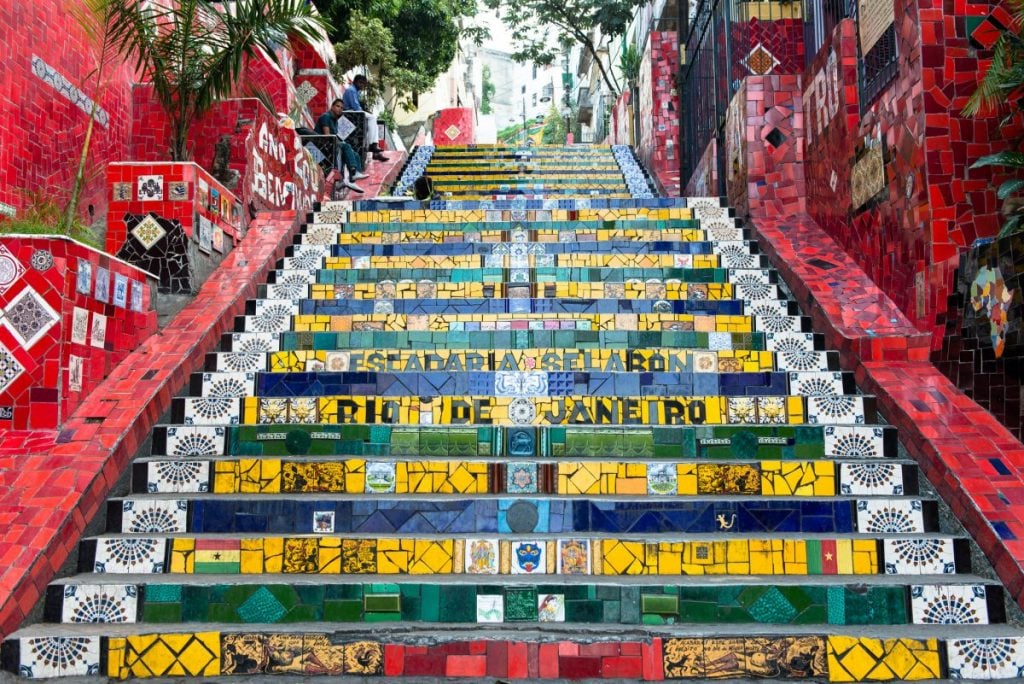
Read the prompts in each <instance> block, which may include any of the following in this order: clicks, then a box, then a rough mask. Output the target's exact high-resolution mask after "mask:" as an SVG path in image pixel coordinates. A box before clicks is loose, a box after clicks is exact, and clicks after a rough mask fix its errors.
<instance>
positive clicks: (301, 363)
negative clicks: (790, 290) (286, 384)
mask: <svg viewBox="0 0 1024 684" xmlns="http://www.w3.org/2000/svg"><path fill="white" fill-rule="evenodd" d="M838 369H839V359H838V354H836V353H835V352H817V351H809V352H803V353H801V354H800V355H798V356H797V355H792V354H789V355H787V354H780V353H775V352H767V351H735V352H712V351H693V350H673V349H628V350H620V349H603V350H599V351H589V350H582V351H581V350H570V349H523V350H509V349H494V350H488V351H487V352H474V351H455V350H453V351H448V350H438V351H431V352H413V351H400V350H394V349H366V350H362V349H355V350H346V351H333V352H328V351H319V352H317V351H292V352H259V351H254V352H230V351H225V352H214V353H210V354H207V356H206V364H205V371H206V372H210V373H214V372H221V373H229V372H232V373H237V372H260V371H267V372H279V373H280V372H293V373H302V372H311V371H333V372H343V371H352V372H357V373H363V372H393V373H403V372H411V371H420V370H422V371H427V372H438V371H444V372H449V373H458V372H464V371H473V372H484V373H493V372H498V371H501V372H510V371H523V372H526V371H546V372H560V371H561V372H564V371H572V372H598V373H601V372H604V373H614V372H631V373H663V372H672V373H714V372H744V373H765V372H772V371H781V372H787V371H788V372H805V373H815V372H825V371H833V372H834V371H838Z"/></svg>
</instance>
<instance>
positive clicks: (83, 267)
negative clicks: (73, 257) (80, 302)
mask: <svg viewBox="0 0 1024 684" xmlns="http://www.w3.org/2000/svg"><path fill="white" fill-rule="evenodd" d="M75 291H76V292H78V293H79V294H84V295H89V294H92V263H91V262H90V261H89V260H88V259H82V258H80V257H79V259H78V270H77V271H76V272H75Z"/></svg>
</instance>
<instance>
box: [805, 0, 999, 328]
mask: <svg viewBox="0 0 1024 684" xmlns="http://www.w3.org/2000/svg"><path fill="white" fill-rule="evenodd" d="M914 3H915V0H897V3H896V4H897V7H896V17H897V22H898V27H897V36H898V37H897V46H898V52H899V54H900V57H899V62H898V64H899V70H898V73H897V76H896V78H895V79H894V80H893V82H892V83H891V84H890V85H889V86H888V87H887V88H886V89H885V91H884V92H883V93H882V95H881V97H879V98H878V99H877V100H876V101H875V102H874V103H873V104H872V105H871V106H870V108H869V109H868V110H867V111H866V112H865V114H864V116H861V115H860V111H859V108H860V103H859V99H858V97H859V93H858V87H857V42H856V41H857V36H856V26H855V24H854V22H853V21H851V20H847V21H844V22H842V23H841V24H840V25H839V26H838V27H837V28H836V30H835V32H834V34H833V36H832V38H831V41H830V42H829V43H828V44H827V45H826V46H825V47H824V48H822V50H820V51H819V53H818V55H817V56H816V58H815V59H814V62H813V64H812V66H811V68H810V69H809V70H808V72H807V74H806V75H805V79H804V88H805V103H806V108H807V109H806V116H807V125H808V132H807V162H808V174H807V175H808V179H809V182H808V196H807V199H808V209H809V212H810V213H811V215H812V216H813V217H814V218H815V220H816V221H817V222H818V223H819V224H820V225H821V226H822V227H823V228H824V229H825V230H826V231H827V232H828V233H829V234H830V235H832V236H833V237H834V238H835V239H836V240H837V241H838V242H839V243H840V244H841V245H842V246H843V247H844V248H845V249H846V251H847V252H848V253H849V254H850V255H852V256H854V258H855V259H856V260H857V262H858V263H859V264H860V266H861V267H862V268H864V270H865V271H867V273H868V274H869V275H870V276H871V277H872V278H873V279H874V280H875V282H877V283H878V284H879V286H880V287H881V288H882V290H883V291H885V292H886V294H888V295H889V296H890V297H891V298H892V299H893V300H894V301H895V302H896V304H897V305H898V306H899V307H900V309H901V310H902V311H903V312H904V313H905V314H906V315H907V316H908V317H909V318H910V319H911V320H912V321H913V322H914V323H915V325H917V326H918V327H919V328H920V329H921V330H924V331H928V332H930V333H932V335H933V340H932V344H933V348H937V346H938V345H939V344H941V338H942V329H943V322H944V318H943V314H944V313H945V311H946V300H947V298H948V296H949V295H950V293H951V291H952V287H953V272H954V269H955V268H956V265H957V261H958V259H959V254H960V252H962V251H963V250H964V249H966V248H967V247H969V246H970V244H971V243H972V242H973V241H974V240H975V239H976V238H978V237H985V236H990V235H992V234H994V233H995V232H997V230H998V218H997V213H998V207H997V203H996V198H995V193H994V190H993V186H992V172H991V171H989V170H969V169H968V167H969V166H970V164H971V162H972V161H973V160H974V159H977V157H979V156H981V155H983V154H987V153H989V152H992V151H995V150H996V149H998V146H999V145H1001V144H1005V143H1003V142H1002V137H1003V136H1002V135H1001V134H1000V133H999V132H998V130H997V128H996V122H995V119H994V118H988V119H977V120H973V119H965V118H964V117H963V116H962V115H961V114H960V110H961V108H962V107H963V105H964V103H965V101H966V98H967V97H968V96H969V95H970V94H971V93H972V92H973V90H974V88H975V87H976V84H977V78H978V69H979V67H980V66H981V63H980V62H979V60H978V59H977V57H976V54H977V52H976V49H975V48H973V47H971V46H970V43H969V38H968V36H967V35H966V26H967V24H966V23H965V22H966V15H970V14H977V13H979V12H982V13H987V12H988V11H991V7H990V6H988V5H966V4H964V3H962V2H957V3H956V6H955V7H954V3H953V2H952V0H946V1H945V3H943V2H941V1H940V0H933V1H931V2H923V3H921V4H920V6H917V5H915V4H914ZM918 12H920V21H918V19H917V17H918ZM922 36H923V40H924V43H925V44H924V45H923V44H922ZM830 60H831V61H830ZM833 65H834V67H833ZM822 124H824V125H822ZM819 129H820V130H819ZM865 139H872V140H877V139H880V140H882V141H883V143H884V151H885V157H884V158H885V174H886V177H885V189H884V191H883V192H882V193H881V194H880V195H879V197H878V198H877V199H876V200H874V201H872V202H869V203H868V204H867V205H865V206H864V207H861V208H854V207H852V206H851V204H852V202H851V193H850V182H851V181H850V174H851V170H852V168H853V164H854V162H855V161H856V160H857V159H858V157H859V155H861V154H863V153H864V150H865V146H864V140H865Z"/></svg>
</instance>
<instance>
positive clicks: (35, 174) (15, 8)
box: [0, 0, 133, 216]
mask: <svg viewBox="0 0 1024 684" xmlns="http://www.w3.org/2000/svg"><path fill="white" fill-rule="evenodd" d="M0 45H3V46H4V47H5V51H6V53H7V54H5V59H4V71H3V87H0V202H2V203H4V204H7V205H11V206H13V207H16V208H19V209H20V208H23V207H25V206H26V203H27V202H28V201H29V197H28V194H27V193H25V192H23V191H22V190H21V189H26V190H28V191H31V192H32V193H38V194H39V196H40V198H41V199H48V198H53V199H56V200H57V201H58V202H62V201H63V200H64V199H66V198H67V197H68V194H69V193H68V190H69V189H70V188H71V185H72V179H73V177H74V173H75V171H76V170H77V162H78V155H79V153H80V151H81V147H80V145H81V143H82V140H83V139H84V136H85V130H86V126H87V123H88V109H89V108H90V107H91V103H92V101H91V100H90V99H88V98H92V97H97V92H96V88H95V85H94V83H92V82H91V81H90V80H89V79H88V78H86V76H87V74H88V73H89V72H90V71H91V70H92V68H93V66H94V65H95V63H94V61H93V59H92V58H91V57H90V55H91V54H92V53H91V50H90V48H89V47H88V45H89V42H88V39H87V37H86V36H85V34H84V33H83V32H82V30H81V29H80V27H79V26H78V24H77V23H76V22H75V20H74V18H73V17H72V15H71V14H70V13H68V12H67V9H66V7H65V3H64V2H62V0H40V1H39V2H30V3H24V2H8V3H4V6H3V8H2V9H0ZM131 75H132V69H131V68H130V67H128V66H124V65H115V66H114V68H113V71H112V72H111V73H110V76H111V78H110V82H109V85H108V86H107V87H106V88H105V89H104V90H103V91H102V93H101V94H100V95H99V97H98V100H99V105H100V107H101V108H102V111H101V112H100V114H99V118H98V121H100V122H102V123H100V124H98V125H96V126H95V129H94V135H93V139H92V144H91V146H90V155H89V170H90V172H91V171H92V170H94V169H99V170H102V167H103V165H104V164H106V163H107V162H110V161H114V160H118V159H125V158H127V157H128V149H129V139H130V131H131V125H130V123H129V122H130V121H131V119H132V117H133V112H132V88H131ZM71 159H73V160H74V162H73V163H72V162H71V161H70V160H71ZM80 206H81V209H82V215H83V216H87V215H88V209H89V207H90V206H91V207H92V209H93V212H94V215H96V216H101V215H102V214H103V213H104V212H105V210H106V193H105V192H104V182H103V178H102V176H100V177H98V178H95V179H94V180H92V181H91V182H88V183H87V184H86V186H85V190H84V192H83V195H82V200H81V204H80Z"/></svg>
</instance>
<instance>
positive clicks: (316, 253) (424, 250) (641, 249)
mask: <svg viewBox="0 0 1024 684" xmlns="http://www.w3.org/2000/svg"><path fill="white" fill-rule="evenodd" d="M414 232H419V231H414ZM299 237H301V235H300V236H296V240H298V239H299ZM720 245H736V246H737V247H739V248H740V249H742V250H743V252H745V253H747V254H751V255H760V251H759V248H758V246H757V243H756V242H752V241H749V240H732V241H703V242H682V241H656V242H649V241H628V240H613V241H610V242H547V243H540V242H498V243H493V242H449V243H444V244H440V245H436V244H432V243H429V242H420V243H416V242H406V243H403V244H395V245H379V244H377V245H330V246H321V245H306V244H303V243H301V242H297V244H295V245H293V246H292V247H289V248H288V249H287V250H286V251H285V259H292V260H293V261H291V262H287V263H291V264H294V266H293V268H302V269H306V268H320V267H321V266H320V264H321V263H322V261H321V260H322V259H325V258H327V257H337V258H349V259H353V258H357V257H384V256H394V257H417V256H425V255H431V254H438V255H449V256H468V255H489V254H501V253H503V252H510V253H512V254H515V253H516V251H517V250H519V249H523V248H525V249H527V251H529V250H531V249H532V250H538V249H541V248H542V249H543V250H544V253H545V254H554V255H562V254H587V253H593V252H608V253H610V254H717V253H719V252H720V250H721V247H720ZM299 259H301V261H298V262H296V261H295V260H299ZM278 268H282V266H280V263H279V265H278Z"/></svg>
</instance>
